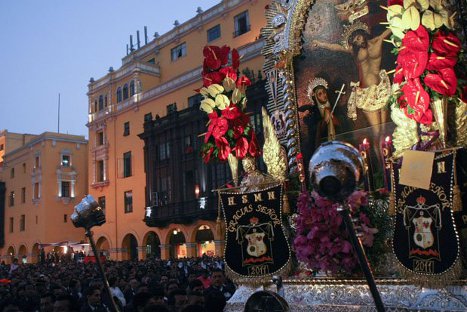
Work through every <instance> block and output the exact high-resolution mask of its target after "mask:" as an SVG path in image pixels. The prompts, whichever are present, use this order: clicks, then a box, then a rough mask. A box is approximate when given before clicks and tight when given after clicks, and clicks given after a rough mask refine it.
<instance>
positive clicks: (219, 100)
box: [216, 94, 230, 110]
mask: <svg viewBox="0 0 467 312" xmlns="http://www.w3.org/2000/svg"><path fill="white" fill-rule="evenodd" d="M229 105H230V101H229V98H228V97H227V96H225V95H224V94H218V95H217V96H216V107H217V108H219V109H220V110H224V109H225V108H226V107H228V106H229Z"/></svg>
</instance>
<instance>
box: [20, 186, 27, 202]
mask: <svg viewBox="0 0 467 312" xmlns="http://www.w3.org/2000/svg"><path fill="white" fill-rule="evenodd" d="M25 202H26V188H25V187H23V188H21V203H22V204H24V203H25Z"/></svg>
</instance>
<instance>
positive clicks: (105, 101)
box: [104, 95, 107, 107]
mask: <svg viewBox="0 0 467 312" xmlns="http://www.w3.org/2000/svg"><path fill="white" fill-rule="evenodd" d="M104 107H107V95H106V96H104Z"/></svg>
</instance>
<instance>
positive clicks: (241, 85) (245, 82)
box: [237, 76, 251, 90]
mask: <svg viewBox="0 0 467 312" xmlns="http://www.w3.org/2000/svg"><path fill="white" fill-rule="evenodd" d="M249 86H251V81H250V79H248V77H247V76H241V77H240V78H238V80H237V88H238V89H241V90H245V88H246V87H249Z"/></svg>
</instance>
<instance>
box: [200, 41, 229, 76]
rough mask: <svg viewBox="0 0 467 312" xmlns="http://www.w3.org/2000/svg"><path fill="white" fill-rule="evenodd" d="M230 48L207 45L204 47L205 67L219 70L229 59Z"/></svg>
mask: <svg viewBox="0 0 467 312" xmlns="http://www.w3.org/2000/svg"><path fill="white" fill-rule="evenodd" d="M229 52H230V48H229V47H227V46H223V47H218V46H206V47H204V49H203V55H204V68H205V69H208V70H218V69H219V68H220V67H221V66H222V65H225V64H227V62H228V61H229Z"/></svg>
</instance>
